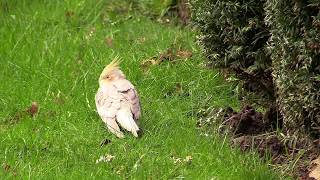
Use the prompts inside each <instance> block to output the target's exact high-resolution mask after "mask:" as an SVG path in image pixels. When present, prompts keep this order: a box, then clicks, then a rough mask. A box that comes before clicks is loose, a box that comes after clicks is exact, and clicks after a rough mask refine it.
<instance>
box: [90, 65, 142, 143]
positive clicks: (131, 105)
mask: <svg viewBox="0 0 320 180" xmlns="http://www.w3.org/2000/svg"><path fill="white" fill-rule="evenodd" d="M99 86H100V87H99V89H98V92H97V94H96V97H95V100H96V107H97V111H98V114H99V115H100V117H101V119H102V121H103V122H104V123H106V125H107V127H108V129H109V131H110V132H111V133H113V134H115V135H116V136H117V137H119V138H123V137H124V135H123V133H122V132H121V131H120V128H119V126H118V124H119V125H120V126H121V127H122V128H124V129H126V130H127V131H130V132H131V133H132V134H133V135H134V136H135V137H138V134H137V132H138V131H139V127H138V125H137V120H138V119H139V118H140V115H141V113H140V101H139V97H138V93H137V91H136V90H135V88H134V86H133V85H132V84H131V82H130V81H128V80H126V79H125V75H124V74H123V73H122V71H121V70H120V69H119V63H118V61H115V60H114V61H112V62H111V63H110V64H109V65H108V66H106V67H105V69H104V70H103V72H102V73H101V75H100V78H99Z"/></svg>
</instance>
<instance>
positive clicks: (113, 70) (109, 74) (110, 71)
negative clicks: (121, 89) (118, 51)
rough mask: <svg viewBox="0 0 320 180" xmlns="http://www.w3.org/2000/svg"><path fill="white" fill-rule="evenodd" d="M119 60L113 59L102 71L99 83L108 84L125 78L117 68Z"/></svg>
mask: <svg viewBox="0 0 320 180" xmlns="http://www.w3.org/2000/svg"><path fill="white" fill-rule="evenodd" d="M119 64H120V62H119V60H118V59H117V58H115V59H114V60H113V61H112V62H111V63H110V64H108V65H107V66H106V67H105V68H104V69H103V71H102V73H101V75H100V78H99V82H100V83H101V82H103V81H105V82H108V81H112V80H117V79H124V78H126V77H125V75H124V74H123V72H122V71H121V70H120V68H119Z"/></svg>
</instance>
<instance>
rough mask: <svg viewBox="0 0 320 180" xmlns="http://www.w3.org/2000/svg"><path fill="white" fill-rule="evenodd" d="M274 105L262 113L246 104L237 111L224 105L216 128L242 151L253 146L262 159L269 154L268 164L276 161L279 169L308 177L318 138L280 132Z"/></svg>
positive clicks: (317, 151)
mask: <svg viewBox="0 0 320 180" xmlns="http://www.w3.org/2000/svg"><path fill="white" fill-rule="evenodd" d="M275 109H276V108H275V107H270V108H269V110H268V111H266V112H265V113H264V114H263V113H261V112H257V111H256V110H255V109H254V108H253V107H251V106H249V105H246V106H245V107H244V108H242V110H241V111H239V112H234V111H233V110H232V109H231V110H230V108H228V110H225V111H223V112H227V113H226V114H224V116H223V122H222V126H220V130H222V131H221V132H223V133H226V132H227V133H228V134H230V135H231V137H232V142H231V144H232V146H234V147H239V148H240V150H242V151H250V150H256V151H257V152H258V153H259V155H260V157H261V158H262V159H264V160H267V159H269V158H271V162H272V164H275V165H279V166H281V167H282V168H283V167H286V168H283V170H282V169H281V171H283V172H285V173H287V174H289V175H292V176H294V177H299V178H300V179H312V178H311V177H309V174H310V172H311V169H312V167H311V164H312V163H311V161H312V160H314V159H316V158H317V157H319V155H320V140H312V139H310V138H309V137H308V136H301V137H297V136H292V135H291V136H290V135H285V134H283V133H280V131H276V130H281V128H282V125H283V121H282V118H281V117H279V113H278V112H277V111H276V110H275Z"/></svg>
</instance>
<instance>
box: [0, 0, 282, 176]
mask: <svg viewBox="0 0 320 180" xmlns="http://www.w3.org/2000/svg"><path fill="white" fill-rule="evenodd" d="M0 2H1V3H0V5H1V7H0V8H1V10H0V12H1V14H0V43H1V46H0V60H1V63H0V72H1V76H0V82H1V86H0V152H1V153H0V163H1V164H3V167H2V169H0V177H2V178H1V179H3V178H5V179H6V178H12V177H14V176H18V177H21V178H23V179H25V178H32V179H34V178H50V177H51V178H56V179H60V178H61V179H70V178H72V179H75V178H80V179H89V178H98V177H100V178H104V179H110V178H112V179H117V178H119V179H123V178H130V179H147V178H151V179H170V178H176V177H186V178H188V179H210V178H213V179H277V178H278V176H277V174H275V173H273V172H271V171H270V170H269V169H268V167H267V165H265V164H263V163H261V162H260V161H259V160H258V158H257V157H256V156H255V155H243V154H241V153H240V152H239V151H238V150H232V149H230V147H229V145H228V144H227V143H226V142H225V141H224V140H223V139H221V138H219V137H216V136H203V135H201V133H200V130H198V129H196V120H197V119H196V117H194V116H192V113H190V112H194V111H196V110H197V108H199V107H202V106H204V105H208V106H233V107H236V106H237V103H238V102H237V100H236V97H235V95H233V94H234V93H233V92H232V89H231V87H230V86H228V85H226V84H225V82H224V81H223V79H222V78H221V77H220V76H219V75H217V73H216V72H214V71H211V70H206V69H204V68H202V67H201V66H200V65H199V64H200V63H201V62H202V59H201V56H200V51H199V48H198V47H197V46H196V44H195V43H194V39H195V33H194V32H192V31H190V30H188V29H183V28H179V27H175V26H171V25H161V24H158V23H156V22H153V21H151V20H149V19H148V18H146V17H142V16H140V15H138V14H135V13H134V11H131V10H130V7H127V6H125V5H123V6H118V5H115V4H112V3H106V2H104V1H98V0H93V1H89V0H88V1H85V0H72V1H51V0H50V1H49V0H47V1H45V0H32V1H27V0H1V1H0ZM124 4H125V3H124ZM121 8H122V9H121ZM115 9H116V10H115ZM123 9H124V10H127V11H125V12H122V11H121V10H123ZM117 13H118V14H117ZM93 28H94V29H95V30H93ZM90 31H93V33H92V35H91V36H90V37H88V34H89V32H90ZM86 37H87V38H86ZM106 37H112V38H113V46H112V47H109V46H107V45H106V43H105V38H106ZM143 38H145V41H144V42H141V41H140V40H139V39H143ZM172 43H175V44H177V45H179V46H181V47H183V48H185V49H188V50H191V51H192V52H193V56H192V58H190V59H188V60H186V61H184V60H181V61H179V62H178V63H170V62H164V63H162V64H160V65H158V66H152V67H151V68H150V70H149V72H148V73H144V72H143V71H142V69H141V68H140V63H141V62H142V61H144V60H146V59H148V58H150V57H152V56H155V55H157V54H159V52H162V51H165V50H166V49H167V48H168V47H170V45H171V44H172ZM116 56H119V57H120V58H121V59H122V61H123V62H122V65H121V67H122V70H123V71H124V72H125V74H126V75H127V78H128V79H129V80H131V81H132V83H133V84H134V85H135V86H136V88H137V89H138V92H139V94H140V97H141V101H142V108H143V117H142V119H141V126H142V127H143V129H144V135H143V136H142V137H141V138H139V139H135V138H134V137H133V136H132V135H130V134H128V133H126V138H125V139H117V138H115V136H113V135H111V134H110V133H108V132H107V130H106V129H105V127H104V125H103V123H102V121H101V120H100V118H99V116H98V115H97V113H96V111H95V103H94V95H95V92H96V90H97V88H98V77H99V75H100V72H101V71H102V69H103V67H104V66H105V65H106V64H108V63H109V62H110V61H111V60H112V59H113V58H114V57H116ZM177 83H181V85H182V89H183V91H184V93H182V94H179V93H178V92H175V91H174V89H175V85H176V84H177ZM168 92H173V93H168ZM166 94H167V96H166ZM187 94H189V95H187ZM209 97H211V98H209ZM206 99H209V100H207V101H205V100H206ZM32 101H36V102H38V103H39V105H40V111H39V114H38V115H37V116H36V117H34V118H31V117H29V116H22V118H20V119H17V118H16V119H13V120H12V117H13V116H14V115H15V114H16V113H17V112H20V111H23V110H24V109H26V108H28V107H29V106H30V104H31V102H32ZM190 114H191V115H190ZM10 118H11V119H10ZM14 120H16V121H17V122H13V121H14ZM105 138H108V139H110V140H111V141H112V143H110V144H107V145H105V146H102V147H100V142H101V140H103V139H105ZM105 154H111V155H114V156H115V158H114V160H113V161H112V162H109V163H99V164H96V163H95V161H96V160H97V159H98V158H99V157H100V156H101V155H105ZM186 156H192V158H193V159H192V161H191V163H186V162H181V163H176V164H175V163H174V160H173V158H172V157H175V158H182V159H183V158H185V157H186ZM5 165H9V166H10V168H5V167H4V166H5ZM7 167H8V166H7Z"/></svg>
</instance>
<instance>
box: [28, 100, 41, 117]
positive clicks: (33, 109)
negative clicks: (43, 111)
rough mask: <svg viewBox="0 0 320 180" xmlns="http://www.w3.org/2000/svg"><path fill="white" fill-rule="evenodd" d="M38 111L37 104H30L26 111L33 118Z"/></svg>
mask: <svg viewBox="0 0 320 180" xmlns="http://www.w3.org/2000/svg"><path fill="white" fill-rule="evenodd" d="M38 111H39V105H38V103H37V102H32V103H31V106H30V108H29V109H28V110H27V112H28V113H29V115H30V116H31V117H34V116H35V115H36V114H37V113H38Z"/></svg>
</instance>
